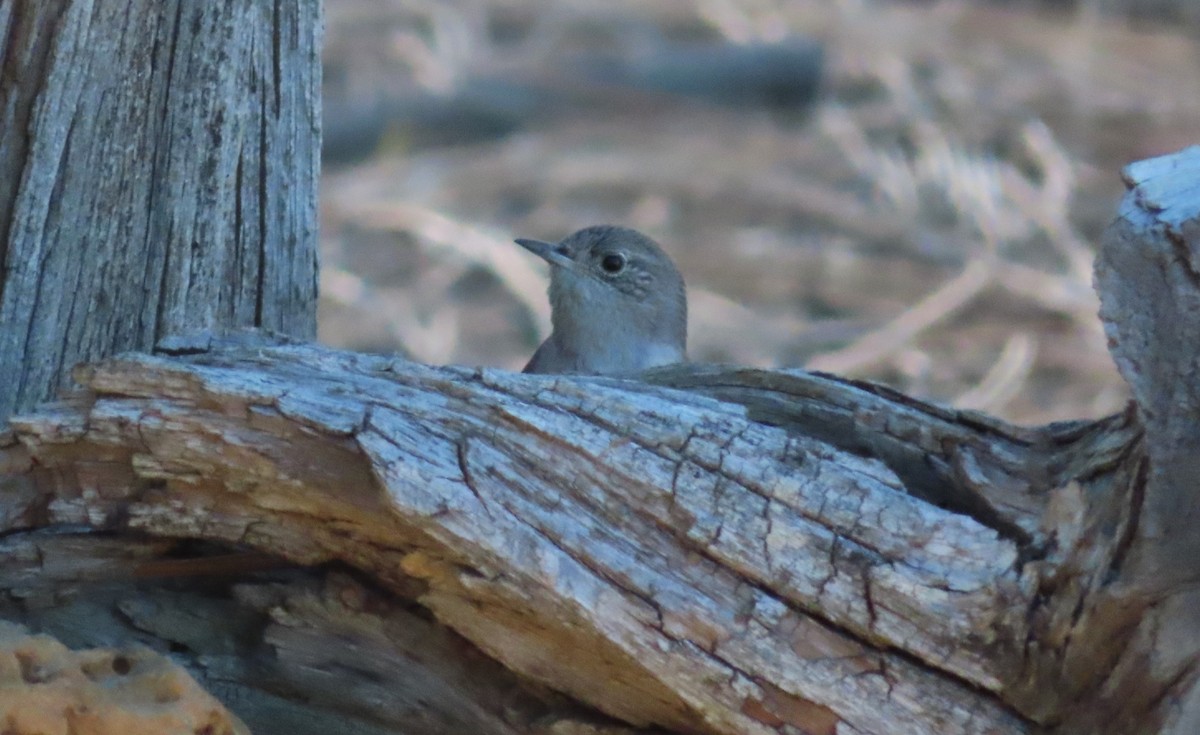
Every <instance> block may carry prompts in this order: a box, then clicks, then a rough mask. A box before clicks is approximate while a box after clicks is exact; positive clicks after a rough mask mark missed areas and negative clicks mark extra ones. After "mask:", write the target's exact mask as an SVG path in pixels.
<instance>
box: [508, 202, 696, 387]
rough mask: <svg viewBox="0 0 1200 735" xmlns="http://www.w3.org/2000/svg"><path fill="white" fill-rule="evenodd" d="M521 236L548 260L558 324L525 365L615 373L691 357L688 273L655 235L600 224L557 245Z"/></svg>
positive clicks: (552, 370)
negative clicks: (682, 272) (685, 275)
mask: <svg viewBox="0 0 1200 735" xmlns="http://www.w3.org/2000/svg"><path fill="white" fill-rule="evenodd" d="M516 242H517V244H518V245H520V246H521V247H523V248H525V249H526V250H528V251H530V252H531V253H533V254H535V255H538V256H540V257H541V258H544V259H545V260H546V262H547V263H549V264H550V312H551V316H550V319H551V322H552V323H553V325H554V329H553V331H552V332H551V334H550V336H549V337H547V338H546V341H545V342H543V343H542V345H541V347H538V349H537V352H535V353H533V357H532V358H530V360H529V364H527V365H526V366H525V370H524V372H527V373H587V374H593V375H612V374H614V373H628V372H636V371H639V370H645V369H646V368H651V367H654V366H656V365H669V364H671V363H675V362H683V361H684V360H686V359H687V294H686V292H685V289H684V285H683V276H681V275H679V271H678V270H677V269H676V268H675V264H674V263H672V262H671V259H670V258H669V257H667V254H666V253H664V252H663V251H662V248H660V247H659V246H658V245H657V244H656V243H655V242H654V241H653V240H651V239H650V238H648V237H646V236H645V235H643V234H642V233H640V232H637V231H636V230H631V229H629V228H627V227H613V226H611V225H597V226H595V227H587V228H584V229H582V230H580V231H578V232H576V233H575V234H573V235H570V236H568V237H567V238H566V239H564V240H563V241H562V242H560V243H558V244H557V245H555V244H552V243H548V242H542V241H541V240H523V239H521V240H517V241H516Z"/></svg>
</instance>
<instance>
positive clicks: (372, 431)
mask: <svg viewBox="0 0 1200 735" xmlns="http://www.w3.org/2000/svg"><path fill="white" fill-rule="evenodd" d="M151 6H153V7H151ZM289 13H295V15H288V14H289ZM317 13H318V9H317V7H316V5H315V4H314V3H301V4H296V5H289V4H287V3H268V2H265V0H264V1H263V2H249V3H224V4H191V5H188V4H181V3H158V4H147V3H141V2H134V1H133V0H125V1H124V2H118V1H117V0H100V1H99V2H93V3H83V2H72V1H71V0H60V1H58V2H46V3H33V2H28V3H23V2H0V30H2V31H3V32H2V33H0V43H2V44H3V45H4V54H3V59H4V62H3V63H4V65H5V68H4V71H5V72H6V73H5V74H4V75H2V76H3V79H2V80H0V84H3V85H5V87H4V89H5V91H6V92H7V96H6V99H9V100H10V101H12V106H10V107H5V109H4V111H3V112H2V113H0V114H3V115H6V116H10V117H5V118H4V129H5V130H6V131H7V130H16V131H18V133H19V134H16V135H12V136H7V135H6V136H4V138H3V140H2V141H0V170H3V171H8V172H10V173H15V175H14V176H11V177H0V233H2V235H3V237H0V248H3V250H0V252H2V253H3V254H4V258H5V260H4V262H5V266H6V269H7V270H6V272H5V273H6V275H5V281H4V282H3V284H2V285H0V287H2V288H3V289H4V291H3V293H2V294H0V316H2V317H3V318H2V319H0V335H2V336H0V339H3V342H2V347H3V349H0V360H3V361H5V362H3V365H0V374H3V375H5V376H9V375H14V376H17V378H16V383H15V385H17V386H18V390H17V391H15V392H6V393H4V394H3V396H2V397H3V399H4V400H15V401H16V402H15V403H14V404H12V405H19V406H24V407H28V406H30V405H32V402H33V401H35V400H36V399H37V398H39V397H43V396H45V395H47V394H48V392H49V391H50V389H51V388H52V387H53V386H54V385H57V384H58V381H59V378H60V377H61V376H59V375H58V373H59V372H60V366H61V365H65V364H70V363H71V362H74V361H76V360H79V359H89V358H95V357H101V356H104V357H107V356H108V355H110V354H111V353H112V352H114V351H116V350H120V349H131V348H136V349H142V350H146V349H149V347H150V346H151V345H152V344H154V343H155V342H156V341H157V343H158V345H159V352H158V354H157V355H147V354H141V355H138V354H127V355H125V356H123V357H116V358H109V359H104V360H100V361H93V362H92V363H91V364H90V365H89V366H87V367H85V368H82V369H81V370H80V371H79V372H78V373H77V375H76V377H77V380H78V383H77V387H76V389H75V390H73V391H72V392H68V393H65V394H63V396H62V398H61V399H60V400H59V401H58V402H57V403H50V404H42V405H41V406H38V407H37V408H35V409H32V410H28V411H27V412H26V413H24V414H23V415H19V416H17V417H16V418H14V419H12V421H11V423H10V424H9V428H8V429H5V430H2V431H0V532H2V533H3V536H2V537H0V546H2V547H3V548H2V550H3V553H2V554H0V591H2V592H3V594H2V595H0V614H2V615H3V616H4V617H9V618H12V619H16V620H19V621H21V622H24V623H27V624H29V625H31V626H32V627H34V628H35V629H38V630H43V631H47V632H50V633H53V634H54V635H56V636H58V637H59V638H61V639H62V640H63V641H64V642H66V643H67V644H68V645H72V646H96V645H114V644H122V643H126V642H129V641H139V642H142V643H145V644H147V645H150V646H152V647H155V648H157V649H158V650H160V651H163V652H165V653H168V654H169V655H171V656H172V657H173V658H175V659H176V660H178V661H180V662H181V663H183V664H185V665H186V666H188V668H189V669H190V670H191V671H192V672H193V673H194V674H195V675H196V676H197V678H198V679H199V680H200V681H201V682H203V683H204V684H205V686H206V687H208V688H209V689H210V690H211V691H213V692H214V694H216V695H217V696H218V697H220V698H221V699H222V700H223V701H224V702H226V703H227V704H228V705H229V707H230V708H231V709H232V710H233V711H234V712H236V713H237V714H238V715H239V716H241V717H242V718H243V719H244V720H245V721H247V722H248V723H249V724H250V725H251V727H252V728H254V729H255V730H257V731H260V732H278V731H288V732H291V733H308V732H313V733H317V732H320V733H325V732H331V731H338V732H354V733H396V732H406V733H429V734H430V735H433V734H440V733H461V732H479V733H506V734H507V733H546V734H547V735H549V734H550V733H554V734H555V735H568V734H570V733H599V732H629V731H630V730H635V729H642V730H652V729H656V728H661V729H667V730H670V731H675V732H686V733H739V734H751V735H754V734H757V733H798V732H804V733H835V732H836V733H886V734H887V735H892V734H901V735H903V734H905V733H939V734H941V733H1000V734H1007V733H1042V732H1052V733H1061V734H1062V735H1072V734H1074V733H1080V734H1083V733H1089V734H1090V733H1102V734H1110V735H1117V734H1118V733H1119V734H1121V735H1125V734H1127V733H1156V732H1162V733H1173V734H1177V735H1184V734H1188V735H1190V734H1191V733H1194V732H1197V731H1200V687H1197V685H1196V676H1197V667H1196V661H1197V656H1198V653H1197V651H1198V649H1200V644H1198V642H1197V635H1198V633H1197V631H1200V626H1197V625H1196V622H1197V621H1196V615H1195V613H1194V612H1193V611H1194V610H1197V609H1200V606H1198V605H1197V602H1200V600H1196V599H1195V598H1196V596H1197V590H1198V585H1197V561H1196V560H1197V559H1198V558H1200V553H1198V552H1200V540H1198V539H1200V536H1198V535H1197V534H1195V533H1194V528H1195V526H1196V520H1197V519H1196V513H1197V511H1196V508H1197V504H1196V502H1195V492H1194V489H1195V479H1194V478H1196V477H1197V476H1200V472H1198V470H1200V466H1197V463H1198V462H1200V460H1197V459H1196V458H1197V457H1200V452H1198V451H1197V449H1200V447H1197V438H1198V437H1197V433H1198V430H1197V428H1196V426H1197V424H1196V421H1195V416H1196V415H1197V408H1198V406H1197V396H1196V385H1198V383H1197V380H1196V377H1197V376H1196V375H1195V371H1196V369H1197V368H1196V365H1197V364H1198V362H1197V360H1196V347H1195V339H1194V335H1195V334H1197V332H1198V330H1197V325H1196V324H1195V321H1196V319H1197V316H1196V315H1197V314H1200V309H1197V308H1196V307H1197V306H1200V303H1198V300H1200V294H1197V290H1196V287H1197V278H1196V276H1195V274H1196V273H1197V272H1198V271H1200V268H1198V267H1197V263H1198V262H1200V256H1197V251H1198V244H1197V230H1198V225H1197V222H1198V221H1200V219H1198V216H1200V215H1198V212H1200V201H1198V200H1200V194H1198V193H1197V190H1196V187H1195V181H1196V180H1197V179H1198V178H1200V173H1198V172H1200V150H1198V149H1189V150H1188V151H1184V152H1181V153H1179V154H1177V155H1175V156H1172V157H1167V158H1164V159H1156V160H1153V161H1146V162H1142V163H1140V164H1137V165H1135V166H1132V167H1130V168H1129V169H1128V170H1127V172H1126V176H1127V180H1128V182H1129V183H1130V186H1131V192H1130V195H1129V196H1128V197H1127V199H1126V201H1125V203H1124V204H1123V205H1122V209H1121V212H1120V217H1119V218H1118V220H1117V222H1116V223H1115V224H1114V226H1113V227H1112V228H1111V229H1110V231H1109V233H1108V235H1107V236H1106V240H1105V242H1104V244H1103V249H1102V252H1101V257H1100V260H1099V263H1098V269H1097V273H1098V278H1097V284H1098V287H1099V289H1100V291H1101V295H1102V298H1103V304H1104V311H1103V315H1102V316H1103V318H1104V320H1105V322H1106V325H1107V328H1108V329H1109V334H1110V337H1111V339H1112V343H1113V350H1114V355H1115V357H1116V359H1117V361H1118V364H1119V365H1120V367H1121V369H1122V371H1123V372H1124V374H1125V376H1126V378H1127V379H1128V380H1129V382H1130V384H1131V385H1132V386H1133V389H1134V395H1135V398H1136V404H1135V405H1133V406H1131V407H1130V409H1129V410H1128V411H1126V412H1125V413H1123V414H1121V415H1118V416H1113V417H1110V418H1108V419H1105V420H1102V421H1097V422H1091V423H1084V422H1079V423H1071V424H1058V425H1052V426H1045V427H1034V428H1021V427H1014V426H1009V425H1006V424H1004V423H1003V422H1001V421H998V420H996V419H993V418H990V417H987V416H983V415H980V414H976V413H971V412H963V411H955V410H952V409H948V408H945V407H940V406H935V405H930V404H927V403H923V402H921V401H917V400H914V399H912V398H909V397H906V396H903V395H900V394H897V393H896V392H894V391H891V390H888V389H886V388H883V387H880V386H873V385H869V384H863V383H857V382H853V381H846V380H842V379H839V378H836V377H832V376H827V375H818V374H809V373H804V372H802V371H775V372H771V371H761V370H750V369H739V368H723V367H718V366H700V365H694V366H686V367H677V368H673V369H665V370H660V371H657V372H654V373H650V374H647V375H645V376H642V379H641V380H636V381H635V380H616V379H599V378H567V377H554V376H532V375H515V374H511V373H505V372H501V371H494V370H486V369H467V368H460V367H446V368H435V367H429V366H422V365H415V364H412V363H408V362H404V361H402V360H398V359H392V358H385V357H378V356H368V355H354V354H347V353H338V352H334V351H330V350H325V349H322V348H320V347H316V346H312V345H306V344H302V343H292V344H289V343H278V342H266V341H265V338H264V337H262V336H259V335H254V334H250V335H246V334H241V335H239V334H236V333H234V334H231V335H230V336H226V337H217V336H204V335H201V336H198V337H197V336H195V335H194V334H193V335H192V336H188V337H184V338H179V337H170V336H169V335H170V333H172V332H175V331H178V330H191V329H195V328H196V327H200V328H210V327H212V328H214V329H213V332H214V334H216V333H220V329H217V327H230V326H238V325H244V324H254V325H259V326H267V327H271V328H273V329H275V330H278V331H282V332H284V333H290V334H293V335H299V336H300V337H302V338H303V337H306V336H308V335H310V334H311V327H312V322H311V319H312V313H313V312H312V296H313V292H312V285H313V280H312V277H313V262H312V259H311V245H312V223H313V221H314V219H313V211H314V210H313V203H314V202H315V185H314V181H313V176H314V175H315V165H316V164H315V155H316V150H317V146H316V144H315V140H314V136H315V132H314V131H315V124H316V123H315V120H316V115H315V111H316V107H315V91H314V87H313V86H312V85H313V84H314V83H315V72H313V71H312V69H313V68H314V67H315V47H316V36H315V31H316V27H317ZM281 14H282V15H281ZM285 16H286V17H285ZM122 23H128V24H129V25H128V26H123V25H121V24H122ZM285 26H286V27H287V28H288V29H290V30H288V31H287V32H284V31H283V28H284V27H285ZM292 31H294V32H292ZM135 32H136V33H140V34H142V35H140V36H138V37H139V38H144V39H153V42H152V43H148V44H142V45H139V44H124V45H122V44H121V43H120V39H122V38H124V37H125V36H123V35H122V34H125V33H130V34H132V33H135ZM277 43H278V44H279V45H276V44H277ZM292 44H294V45H292ZM185 50H186V51H185ZM222 55H223V56H222ZM219 59H223V60H222V61H220V63H219V64H215V65H214V63H213V62H214V60H219ZM281 60H282V61H281ZM206 64H207V66H206ZM305 64H309V65H310V66H307V67H306V66H305ZM305 69H308V70H309V71H308V73H309V76H304V74H305V71H304V70H305ZM125 70H133V71H128V72H127V71H125ZM289 70H290V71H291V72H295V73H296V74H298V75H299V76H298V77H296V78H291V81H290V82H289V81H288V79H289V78H290V77H289ZM235 72H236V73H235ZM147 79H148V80H150V81H149V83H147V84H145V86H143V85H142V83H141V82H139V81H138V80H142V82H144V81H145V80H147ZM189 79H199V80H203V81H204V83H197V86H196V88H194V89H192V88H190V87H188V86H186V84H185V82H186V81H187V80H189ZM296 79H300V81H296ZM43 83H44V84H43ZM56 85H57V86H56ZM177 85H183V86H177ZM213 85H215V86H213ZM168 87H169V89H170V92H171V93H170V94H169V95H168V94H167V90H168ZM204 89H215V90H218V91H216V92H213V93H212V94H211V95H206V93H205V92H204ZM189 90H190V91H189ZM258 95H261V96H258ZM267 100H271V104H267ZM231 101H232V102H231ZM268 115H275V116H276V117H271V118H269V119H268V117H267V116H268ZM104 120H108V121H109V122H108V123H106V124H107V125H109V126H110V127H103V126H101V124H100V123H101V121H104ZM123 136H124V137H123ZM276 136H277V137H276ZM253 140H257V144H258V147H257V148H254V149H250V148H249V147H248V141H253ZM200 141H203V144H201V143H200ZM160 146H161V147H160ZM144 151H153V155H145V154H144ZM279 160H284V161H287V162H288V163H286V165H278V166H277V165H267V163H268V162H269V161H271V162H274V161H279ZM85 174H86V175H85ZM278 176H287V177H288V182H290V184H289V185H288V186H283V185H279V186H272V185H270V184H271V182H272V181H275V180H274V179H271V177H278ZM76 177H77V178H76ZM230 182H234V183H233V184H232V185H231V184H230ZM275 183H277V184H278V183H279V182H275ZM277 195H278V196H280V197H281V198H279V199H275V198H274V197H276V196H277ZM288 197H290V198H288ZM100 202H103V203H104V207H102V208H101V207H96V206H93V204H97V203H100ZM114 203H115V204H114ZM114 207H115V209H114ZM101 210H102V211H103V215H100V214H97V212H98V211H101ZM199 212H203V213H204V217H200V215H199V214H197V213H199ZM201 220H203V222H202V221H201ZM81 233H84V234H81ZM84 242H87V243H90V247H91V250H89V251H88V257H86V258H84V257H78V253H79V252H80V247H81V245H82V243H84ZM160 242H161V243H163V245H162V247H163V248H166V249H165V250H162V251H159V250H146V248H149V247H151V246H154V247H158V245H157V244H158V243H160ZM277 243H291V244H290V245H287V246H286V247H285V246H283V245H279V247H278V248H277V249H273V248H276V245H277ZM242 245H245V246H246V247H244V248H242V247H241V246H242ZM260 247H261V248H262V249H261V250H260ZM289 247H294V249H288V248H289ZM225 248H233V249H232V250H228V249H225ZM239 248H240V249H239ZM230 253H233V254H232V255H231V254H230ZM128 258H139V259H138V260H127V259H128ZM106 263H112V264H113V265H112V267H109V268H108V270H104V267H105V264H106ZM131 263H132V264H133V267H130V264H131ZM93 269H99V270H93ZM100 275H103V277H100ZM126 278H127V279H132V280H131V281H128V282H127V281H126V280H120V279H126ZM118 280H119V281H120V282H118ZM31 284H33V285H31ZM97 284H98V285H97ZM131 301H132V302H134V304H133V306H131V305H130V304H129V302H131ZM74 304H79V305H80V306H78V307H76V306H74ZM84 305H86V307H87V308H84ZM60 307H61V308H60ZM135 307H136V308H135ZM85 314H86V316H87V318H83V315H85ZM88 319H91V320H94V321H96V322H99V321H104V322H105V324H104V325H102V326H98V327H96V328H95V329H94V330H92V328H91V327H89V326H86V325H88V324H91V322H88ZM164 335H167V338H166V339H160V338H161V337H164ZM47 376H49V377H47ZM7 405H8V404H5V406H7ZM5 410H7V409H5ZM2 413H3V411H0V414H2Z"/></svg>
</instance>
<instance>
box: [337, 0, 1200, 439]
mask: <svg viewBox="0 0 1200 735" xmlns="http://www.w3.org/2000/svg"><path fill="white" fill-rule="evenodd" d="M327 7H328V13H329V31H328V35H329V44H328V48H329V53H330V54H331V55H335V56H336V57H337V58H338V60H339V63H340V64H342V65H343V67H344V68H348V69H351V70H352V71H353V73H351V74H349V75H347V77H346V79H344V80H342V82H341V85H342V87H343V88H342V89H341V91H340V93H341V94H352V95H359V96H361V95H368V96H369V95H371V94H385V93H387V92H388V91H389V90H391V89H398V88H401V87H402V86H404V85H413V84H417V85H423V86H424V87H426V88H428V89H434V90H449V89H453V88H454V86H455V84H457V83H461V81H462V80H463V79H466V78H468V77H470V76H471V75H473V74H478V73H479V72H480V70H489V71H491V72H493V73H502V72H506V70H514V71H513V72H512V73H521V70H529V69H535V70H536V69H539V68H546V67H548V66H552V65H553V64H554V63H555V59H556V58H557V56H556V55H557V54H559V53H562V52H563V51H564V50H569V49H572V48H576V47H581V48H582V47H593V46H605V45H607V46H609V47H614V48H617V49H618V50H623V49H624V48H625V47H626V46H629V47H633V46H636V45H637V44H642V43H652V42H653V39H654V38H655V37H656V36H655V34H663V35H667V36H671V35H675V36H679V35H693V36H694V35H696V34H697V33H707V34H709V35H714V36H721V37H724V38H726V39H728V40H730V41H732V42H743V41H748V40H769V41H773V40H779V39H781V38H784V37H787V36H790V35H793V34H800V35H809V36H815V37H817V38H820V39H821V40H822V41H823V42H824V43H825V44H826V47H827V50H828V64H829V68H828V72H827V77H828V78H827V85H826V92H825V95H824V97H823V99H822V101H821V103H820V104H819V105H818V106H817V108H816V109H815V110H814V112H813V114H812V115H810V116H809V117H808V119H807V120H805V121H796V120H789V119H786V118H782V117H780V116H778V115H772V114H770V113H769V112H768V111H765V110H759V109H741V110H734V109H728V108H721V107H715V106H703V105H698V104H695V103H685V102H681V101H678V100H665V99H664V100H650V101H649V102H648V101H647V100H646V99H645V98H644V96H637V97H629V98H628V99H622V98H620V97H615V98H614V99H613V100H612V101H611V104H606V105H605V106H601V107H593V108H591V109H589V110H588V111H587V112H586V114H574V115H572V114H566V115H562V116H560V117H558V118H555V119H554V121H553V124H543V125H537V126H530V127H528V128H526V129H523V130H520V131H518V132H516V133H514V134H512V135H509V136H507V137H503V138H493V139H489V140H483V141H481V142H476V143H471V144H463V145H458V146H453V147H416V146H413V145H408V144H406V142H405V138H404V136H403V135H397V136H392V137H391V138H390V139H389V140H388V141H387V144H386V145H384V146H381V148H380V150H379V151H378V154H377V155H376V156H374V157H372V159H371V160H370V161H368V162H366V163H363V164H360V165H357V166H354V167H345V168H340V169H338V170H330V171H329V172H328V173H327V174H326V177H325V182H324V192H323V201H324V204H323V217H324V223H323V243H324V245H323V249H324V263H323V275H322V284H321V285H322V292H323V296H322V299H323V300H322V313H321V338H322V339H323V340H324V341H326V342H328V343H331V344H335V345H342V346H347V347H353V348H358V349H381V350H395V349H403V350H406V351H407V352H408V353H409V354H411V355H412V356H413V357H414V358H416V359H419V360H423V361H428V362H435V363H440V362H462V363H476V364H487V365H496V366H501V367H507V368H517V367H519V366H520V364H521V363H522V361H523V359H524V358H525V357H527V356H528V354H529V353H530V352H531V351H532V349H533V347H534V346H535V345H536V342H537V340H538V339H539V338H540V337H541V336H543V335H544V334H545V332H546V329H547V326H548V314H547V309H546V305H545V297H544V276H543V275H542V274H541V271H540V270H539V266H538V265H537V264H535V263H533V262H531V261H532V259H531V258H530V257H529V256H528V255H527V254H526V253H524V252H523V251H521V250H520V249H519V248H517V247H515V246H513V245H511V243H510V242H509V241H510V240H511V238H512V237H513V236H516V235H524V236H531V237H542V238H547V239H550V238H557V237H561V236H563V235H565V234H567V233H568V232H570V231H571V230H574V229H576V228H578V227H581V226H584V225H588V224H595V223H599V222H614V223H622V224H627V225H630V226H633V227H637V228H639V229H642V230H644V231H646V232H647V233H649V234H651V235H652V236H654V237H656V238H657V239H659V240H660V241H661V242H662V243H663V244H664V246H665V247H666V248H667V249H668V250H669V251H670V252H671V253H672V254H673V255H674V256H675V258H676V260H677V261H678V263H679V264H680V267H681V269H682V270H683V272H684V274H685V277H686V278H687V279H688V283H689V293H690V298H691V307H692V308H691V313H692V318H691V337H690V340H691V341H690V346H691V349H690V351H691V353H692V357H693V359H697V360H703V361H726V362H737V363H745V364H755V365H766V366H793V365H807V366H809V367H813V368H820V369H825V370H832V371H835V372H839V373H844V374H849V375H855V376H861V377H867V378H872V379H876V380H882V381H885V382H888V383H890V384H893V385H895V386H897V387H899V388H901V389H903V390H906V391H909V392H913V393H916V394H919V395H924V396H928V397H932V398H936V399H938V400H945V401H949V402H953V403H955V404H957V405H961V406H964V407H972V408H979V409H983V410H987V411H989V412H994V413H998V414H1000V415H1004V416H1007V417H1009V418H1012V419H1015V420H1019V421H1025V422H1040V421H1047V420H1055V419H1061V418H1073V417H1084V416H1096V415H1100V414H1104V413H1106V412H1110V411H1113V410H1116V409H1118V408H1119V407H1120V406H1121V405H1122V403H1123V401H1124V400H1125V392H1124V388H1123V386H1122V384H1121V382H1120V380H1119V378H1118V377H1117V376H1116V374H1115V371H1114V369H1113V368H1112V365H1111V361H1110V360H1109V358H1108V355H1107V353H1106V351H1105V346H1104V336H1103V332H1102V330H1101V328H1100V325H1099V322H1098V320H1097V318H1096V309H1097V302H1096V298H1095V296H1094V294H1093V292H1092V289H1091V260H1092V253H1093V249H1094V244H1095V242H1096V240H1097V238H1098V235H1099V233H1100V231H1101V229H1102V227H1103V225H1104V224H1105V223H1106V221H1107V220H1108V219H1109V218H1110V217H1111V216H1112V214H1113V212H1114V211H1115V210H1114V207H1115V204H1116V201H1117V198H1118V197H1119V195H1120V186H1119V180H1118V176H1117V174H1118V169H1119V167H1120V165H1123V164H1124V163H1127V162H1129V161H1131V160H1135V159H1137V158H1141V157H1145V156H1148V155H1153V154H1156V153H1163V152H1167V151H1169V150H1172V149H1174V148H1178V147H1182V146H1183V145H1185V144H1187V143H1190V142H1195V138H1197V137H1200V135H1198V133H1200V125H1197V122H1196V121H1198V120H1200V80H1198V79H1197V78H1196V75H1195V74H1194V73H1192V72H1191V70H1194V69H1195V68H1197V66H1198V65H1197V62H1198V61H1200V51H1198V50H1197V43H1196V42H1195V41H1194V40H1191V39H1189V38H1188V37H1187V36H1186V35H1184V34H1180V33H1176V32H1174V31H1172V30H1170V29H1166V30H1160V31H1154V30H1133V29H1131V28H1129V27H1128V26H1127V25H1125V24H1124V22H1123V21H1120V20H1118V19H1113V18H1109V17H1106V16H1101V15H1099V14H1097V13H1094V12H1083V13H1080V14H1076V15H1073V16H1069V17H1053V16H1037V15H1034V14H1031V13H1029V12H1026V11H1014V10H1012V9H1006V8H998V7H979V6H974V5H971V4H968V3H965V2H940V3H936V4H934V5H928V4H920V5H916V6H912V5H892V4H888V3H883V2H870V1H869V0H839V1H837V2H831V1H829V0H791V1H789V2H783V1H779V2H771V1H770V0H698V1H697V2H681V1H673V2H663V3H653V4H651V3H643V2H634V1H633V0H623V1H621V2H613V1H610V2H603V3H601V2H588V1H586V0H575V1H574V2H554V3H551V2H548V1H547V2H543V3H529V2H524V3H519V2H515V1H510V2H502V1H501V0H459V1H457V2H446V1H439V2H433V1H432V0H431V1H430V2H427V3H414V2H403V3H400V2H392V3H378V2H365V0H330V2H329V3H328V4H327ZM514 29H515V30H514ZM647 39H649V40H647ZM347 88H349V89H347Z"/></svg>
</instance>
